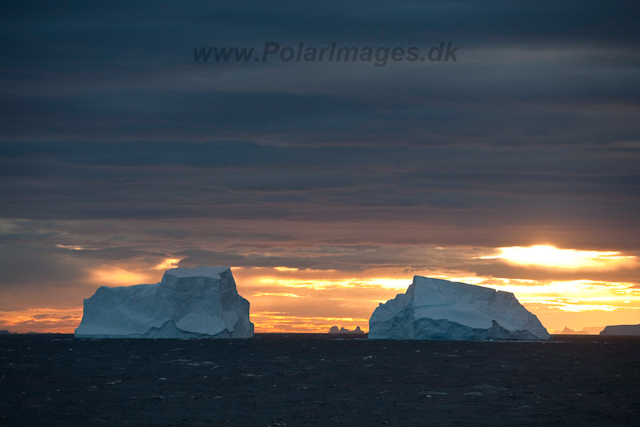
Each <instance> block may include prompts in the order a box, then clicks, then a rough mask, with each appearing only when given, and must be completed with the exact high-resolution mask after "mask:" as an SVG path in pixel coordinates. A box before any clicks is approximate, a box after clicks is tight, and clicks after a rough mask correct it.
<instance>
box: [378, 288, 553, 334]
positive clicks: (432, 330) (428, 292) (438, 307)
mask: <svg viewBox="0 0 640 427" xmlns="http://www.w3.org/2000/svg"><path fill="white" fill-rule="evenodd" d="M549 338H551V335H549V333H548V332H547V330H546V329H545V328H544V326H542V324H541V323H540V321H539V320H538V318H537V317H536V316H535V315H534V314H532V313H530V312H529V311H528V310H527V309H526V308H524V307H523V306H522V304H520V302H518V300H517V299H516V297H515V296H514V295H513V294H512V293H509V292H502V291H495V290H494V289H490V288H484V287H482V286H474V285H468V284H466V283H457V282H450V281H448V280H440V279H431V278H427V277H421V276H415V277H414V278H413V283H412V284H411V285H410V286H409V288H408V289H407V292H406V293H404V294H398V295H397V296H396V297H395V298H394V299H392V300H389V301H387V302H386V303H385V304H380V305H379V306H378V308H376V309H375V311H374V312H373V314H372V315H371V319H369V339H392V340H490V339H493V340H546V339H549Z"/></svg>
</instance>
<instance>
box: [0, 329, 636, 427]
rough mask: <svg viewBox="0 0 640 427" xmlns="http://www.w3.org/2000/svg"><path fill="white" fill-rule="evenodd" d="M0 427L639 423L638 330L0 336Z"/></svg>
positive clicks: (617, 424)
mask: <svg viewBox="0 0 640 427" xmlns="http://www.w3.org/2000/svg"><path fill="white" fill-rule="evenodd" d="M0 425H3V426H52V425H53V426H73V425H78V426H86V425H101V426H116V425H130V426H192V425H193V426H217V425H221V426H285V425H286V426H306V425H315V426H336V425H337V426H377V425H392V426H413V425H416V426H417V425H502V426H514V425H536V426H538V425H561V426H567V425H576V426H578V425H594V426H596V425H597V426H600V425H616V426H632V425H640V337H606V338H605V337H599V336H562V337H559V336H556V337H554V339H553V340H552V341H549V342H442V341H441V342H435V341H419V342H418V341H404V342H400V341H367V340H365V339H350V338H349V339H347V338H345V337H330V336H328V335H320V334H258V335H256V337H255V338H254V339H246V340H102V341H95V340H76V339H74V338H73V336H70V335H11V336H0Z"/></svg>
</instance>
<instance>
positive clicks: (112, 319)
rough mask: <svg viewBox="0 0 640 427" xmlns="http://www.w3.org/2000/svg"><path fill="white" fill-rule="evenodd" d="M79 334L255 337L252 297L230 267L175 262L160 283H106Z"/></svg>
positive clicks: (87, 304)
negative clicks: (113, 285) (238, 287)
mask: <svg viewBox="0 0 640 427" xmlns="http://www.w3.org/2000/svg"><path fill="white" fill-rule="evenodd" d="M75 336H76V337H77V338H251V337H253V323H251V321H250V320H249V301H247V300H246V299H244V298H242V297H241V296H240V295H238V291H237V290H236V282H235V281H234V280H233V275H232V274H231V269H230V268H229V267H196V268H174V269H172V270H167V271H166V272H165V273H164V276H163V277H162V281H161V282H160V283H157V284H155V285H136V286H128V287H118V288H109V287H107V286H102V287H100V288H98V290H97V291H96V293H95V294H94V295H93V296H92V297H91V298H89V299H86V300H84V314H83V316H82V322H80V326H78V328H77V329H76V331H75Z"/></svg>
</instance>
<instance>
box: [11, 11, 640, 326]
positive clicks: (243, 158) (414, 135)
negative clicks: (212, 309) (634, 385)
mask: <svg viewBox="0 0 640 427" xmlns="http://www.w3.org/2000/svg"><path fill="white" fill-rule="evenodd" d="M638 16H640V3H637V2H629V1H610V2H599V1H564V2H551V1H537V2H507V1H487V2H475V1H432V2H415V1H396V2H379V1H367V2H360V1H356V2H349V3H345V2H337V1H328V2H322V3H317V2H316V3H310V2H309V3H302V2H294V1H290V2H287V1H284V2H279V1H276V2H258V1H246V2H241V3H238V2H227V1H220V2H204V1H184V2H180V3H176V2H166V1H159V2H146V1H138V2H119V1H114V2H96V1H82V2H70V1H67V2H55V4H52V2H35V1H20V2H18V1H15V2H14V1H7V2H5V3H3V12H2V14H1V15H0V23H1V25H0V58H1V59H2V61H1V62H0V110H1V112H2V114H0V272H1V273H0V329H8V330H11V331H18V332H27V331H41V332H47V331H48V332H67V333H70V332H72V331H73V330H74V328H75V327H77V325H78V324H79V322H80V320H81V317H82V304H83V299H85V298H89V297H90V296H91V295H92V294H93V293H94V292H95V289H96V288H97V287H99V286H102V285H107V286H128V285H134V284H139V283H156V282H158V281H160V279H161V278H162V274H163V272H164V270H166V269H168V268H174V267H178V266H179V267H194V266H197V265H207V266H221V265H228V266H230V267H232V271H233V274H234V277H235V279H236V282H237V285H238V290H239V292H240V294H241V295H243V296H244V297H245V298H247V299H248V300H249V301H250V303H251V319H252V321H253V322H254V323H255V325H256V332H276V331H291V332H324V331H326V330H328V328H329V327H330V326H333V325H337V326H344V327H348V328H354V327H355V326H356V325H359V326H361V327H362V328H363V329H364V330H367V329H368V319H369V317H370V315H371V313H372V312H373V310H374V309H375V307H376V306H377V305H378V304H379V303H380V302H384V301H386V300H388V299H390V298H393V297H394V296H395V295H396V294H397V293H403V292H404V291H405V290H406V288H407V286H408V285H409V284H410V283H411V280H412V277H413V276H414V275H421V276H429V277H438V278H444V279H450V280H457V281H463V282H466V283H472V284H478V285H482V286H490V287H494V288H495V289H500V290H506V291H509V292H514V293H515V295H516V297H517V298H518V299H519V300H520V301H521V302H522V303H523V304H524V305H525V307H527V308H528V309H529V310H530V311H532V312H533V313H534V314H536V315H537V316H538V317H539V319H540V320H541V321H542V323H543V324H544V325H545V326H546V327H547V329H548V330H549V331H550V332H553V331H555V330H561V329H563V328H564V327H569V328H571V329H575V330H580V329H582V328H585V327H591V328H596V327H603V326H605V325H611V324H638V323H640V259H639V257H640V221H639V219H640V26H638V25H637V17H638ZM269 42H276V43H278V44H279V45H280V46H281V47H282V48H285V47H292V48H297V46H298V45H299V43H300V42H302V43H304V46H308V47H316V48H318V49H320V48H321V47H327V46H331V44H332V43H334V42H335V43H336V45H337V46H338V47H358V48H359V49H362V48H363V47H367V46H369V47H372V48H374V49H377V48H383V49H384V48H389V49H393V48H394V47H402V48H403V49H408V48H409V47H417V48H419V50H420V54H421V56H422V57H424V55H426V53H427V52H428V51H429V49H430V48H431V47H434V46H440V44H441V43H445V44H446V43H449V42H451V43H452V46H455V47H457V51H456V52H455V57H456V60H455V61H453V59H452V58H450V60H449V61H444V60H441V61H430V60H428V59H427V60H426V61H419V60H418V61H415V62H411V61H407V60H402V61H393V60H389V61H388V62H387V63H386V64H385V65H384V66H377V65H375V63H374V62H372V61H369V62H367V61H355V62H354V61H350V62H345V61H341V62H338V61H332V62H329V61H323V62H320V61H316V62H309V61H295V60H294V61H284V60H281V59H280V58H279V57H278V55H277V54H275V55H272V56H270V57H269V59H268V60H266V61H262V60H260V59H258V58H256V59H258V60H256V61H254V60H251V61H246V62H242V61H241V62H236V61H233V60H231V61H227V62H216V61H212V60H210V61H206V62H205V61H196V60H195V57H194V48H196V49H200V48H206V49H208V48H210V47H215V48H222V47H225V48H230V47H237V48H243V47H246V48H251V47H253V48H254V49H255V51H256V52H257V53H260V54H261V53H262V51H263V48H264V46H265V43H269ZM596 329H597V328H596Z"/></svg>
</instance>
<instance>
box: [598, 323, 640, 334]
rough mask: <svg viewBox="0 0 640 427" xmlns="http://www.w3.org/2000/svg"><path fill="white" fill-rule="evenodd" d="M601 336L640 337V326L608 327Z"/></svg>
mask: <svg viewBox="0 0 640 427" xmlns="http://www.w3.org/2000/svg"><path fill="white" fill-rule="evenodd" d="M600 335H608V336H613V335H621V336H622V335H627V336H635V335H640V325H611V326H606V327H605V328H604V330H603V331H602V332H600Z"/></svg>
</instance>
